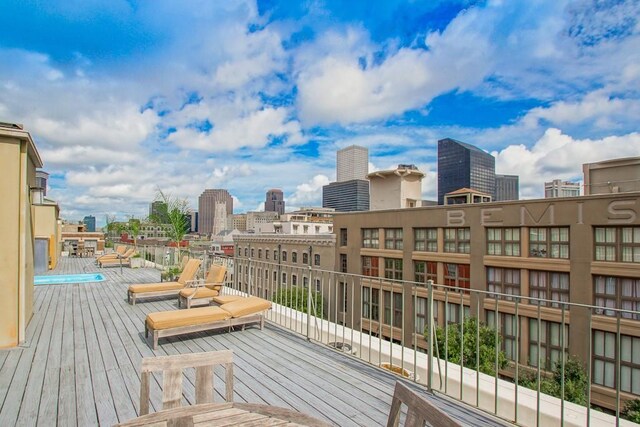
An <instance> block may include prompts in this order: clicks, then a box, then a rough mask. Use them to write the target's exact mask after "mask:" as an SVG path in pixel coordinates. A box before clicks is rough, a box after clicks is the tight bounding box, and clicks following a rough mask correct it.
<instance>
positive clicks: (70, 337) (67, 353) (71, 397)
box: [57, 286, 77, 426]
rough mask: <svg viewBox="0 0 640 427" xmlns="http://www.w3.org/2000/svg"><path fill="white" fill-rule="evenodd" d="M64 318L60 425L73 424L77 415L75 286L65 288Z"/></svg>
mask: <svg viewBox="0 0 640 427" xmlns="http://www.w3.org/2000/svg"><path fill="white" fill-rule="evenodd" d="M63 304H64V320H63V322H62V346H61V349H60V351H61V360H60V385H59V388H58V390H59V394H58V396H57V397H58V425H60V426H73V425H75V424H76V422H77V415H76V382H75V373H76V368H75V358H74V334H73V311H74V305H73V287H72V286H65V288H64V302H63Z"/></svg>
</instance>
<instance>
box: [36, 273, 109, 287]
mask: <svg viewBox="0 0 640 427" xmlns="http://www.w3.org/2000/svg"><path fill="white" fill-rule="evenodd" d="M102 281H104V275H103V274H102V273H90V274H58V275H52V276H35V277H34V278H33V284H34V285H36V286H37V285H61V284H65V283H92V282H102Z"/></svg>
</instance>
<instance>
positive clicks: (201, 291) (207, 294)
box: [180, 287, 218, 298]
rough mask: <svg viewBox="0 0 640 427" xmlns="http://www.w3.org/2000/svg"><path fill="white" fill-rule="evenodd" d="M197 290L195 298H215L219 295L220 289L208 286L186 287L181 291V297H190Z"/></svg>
mask: <svg viewBox="0 0 640 427" xmlns="http://www.w3.org/2000/svg"><path fill="white" fill-rule="evenodd" d="M194 292H195V295H194V296H193V298H213V297H215V296H216V295H218V291H216V290H215V289H210V288H208V287H199V288H186V289H183V290H181V291H180V296H181V297H185V298H187V297H190V296H191V295H193V294H194Z"/></svg>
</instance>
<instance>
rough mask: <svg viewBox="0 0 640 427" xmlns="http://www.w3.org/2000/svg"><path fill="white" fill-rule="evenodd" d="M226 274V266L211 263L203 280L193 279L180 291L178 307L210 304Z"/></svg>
mask: <svg viewBox="0 0 640 427" xmlns="http://www.w3.org/2000/svg"><path fill="white" fill-rule="evenodd" d="M226 275H227V267H225V266H222V265H216V264H213V265H212V266H211V268H210V269H209V273H208V274H207V277H206V278H205V279H204V280H203V281H199V280H196V281H193V282H191V283H190V287H188V288H184V289H182V290H181V291H180V294H179V296H178V307H181V306H186V307H187V308H191V306H193V305H202V304H206V305H209V304H211V301H212V300H213V298H214V297H216V296H218V295H220V291H221V290H222V286H223V285H224V278H225V276H226Z"/></svg>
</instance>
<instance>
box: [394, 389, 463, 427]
mask: <svg viewBox="0 0 640 427" xmlns="http://www.w3.org/2000/svg"><path fill="white" fill-rule="evenodd" d="M403 403H404V404H405V405H406V406H407V417H406V420H405V423H404V426H405V427H418V426H419V427H424V425H425V423H427V425H430V426H433V427H460V424H459V423H458V422H457V421H455V420H454V419H453V418H451V417H450V416H449V415H447V414H446V413H445V412H442V411H441V410H440V409H438V408H437V407H436V406H434V405H433V404H431V402H429V401H428V400H426V399H425V398H423V397H422V396H420V395H419V394H417V393H416V392H414V391H412V390H411V389H410V388H409V387H407V386H406V385H404V384H402V383H401V382H400V381H398V382H396V388H395V389H394V391H393V399H392V400H391V409H390V410H389V419H388V420H387V427H397V426H398V423H399V422H400V406H402V404H403Z"/></svg>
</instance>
